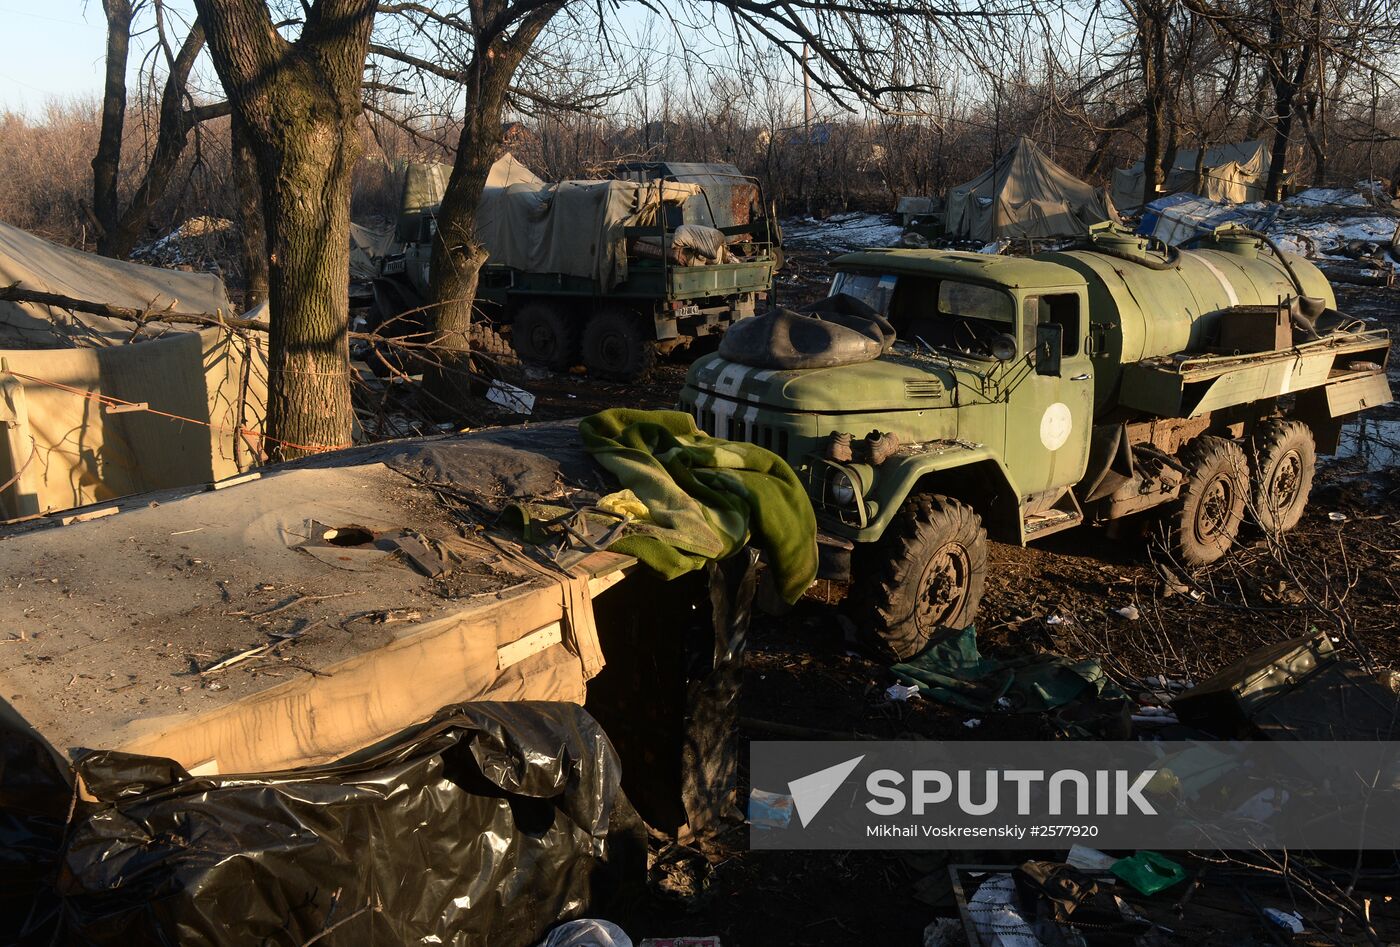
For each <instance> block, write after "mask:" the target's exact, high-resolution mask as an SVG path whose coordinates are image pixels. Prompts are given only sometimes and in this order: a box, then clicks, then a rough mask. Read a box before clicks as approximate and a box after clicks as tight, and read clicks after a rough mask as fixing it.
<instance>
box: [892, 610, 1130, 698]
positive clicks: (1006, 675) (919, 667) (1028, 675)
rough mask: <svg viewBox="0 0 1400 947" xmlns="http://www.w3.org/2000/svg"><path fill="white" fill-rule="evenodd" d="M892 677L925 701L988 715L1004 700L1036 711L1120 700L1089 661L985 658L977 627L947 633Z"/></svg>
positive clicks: (900, 666) (896, 669) (1119, 694)
mask: <svg viewBox="0 0 1400 947" xmlns="http://www.w3.org/2000/svg"><path fill="white" fill-rule="evenodd" d="M891 670H892V671H893V672H894V675H895V677H897V678H899V679H900V680H902V681H905V682H907V683H910V684H914V685H917V686H918V687H919V689H920V691H921V692H922V693H923V695H924V696H925V697H930V698H932V699H934V700H938V701H942V702H943V703H947V704H952V705H953V706H956V707H962V708H963V709H965V710H974V711H984V712H985V711H990V710H993V709H996V708H997V707H998V700H999V699H1001V698H1003V697H1004V698H1006V699H1007V700H1008V701H1009V702H1010V705H1011V706H1010V708H1009V709H1010V710H1013V711H1017V712H1023V713H1024V712H1031V713H1034V712H1040V711H1045V710H1049V709H1051V708H1054V707H1059V706H1061V705H1062V704H1067V703H1069V702H1070V701H1072V700H1075V699H1076V698H1079V697H1083V696H1099V697H1122V696H1123V694H1122V692H1121V691H1119V690H1118V688H1117V687H1116V686H1115V685H1113V684H1112V683H1111V682H1109V681H1108V679H1107V678H1106V677H1105V676H1104V674H1103V669H1102V668H1100V667H1099V665H1098V663H1097V662H1096V661H1093V660H1085V661H1078V662H1071V661H1069V660H1067V659H1065V658H1062V657H1059V656H1057V655H1036V654H1030V655H1023V656H1018V657H1015V658H1010V659H1007V660H1004V661H1003V660H998V659H995V658H987V657H983V655H982V654H981V652H980V651H978V648H977V629H976V628H975V627H974V626H971V625H969V626H968V627H967V628H964V629H961V630H956V629H948V630H947V631H944V632H939V633H938V634H936V635H935V636H934V638H933V640H932V643H931V644H930V645H929V646H928V647H927V648H925V649H924V650H923V651H922V652H920V653H919V654H918V655H916V656H915V657H913V658H910V659H909V660H908V661H902V662H900V663H899V664H896V665H894V666H893V667H892V668H891Z"/></svg>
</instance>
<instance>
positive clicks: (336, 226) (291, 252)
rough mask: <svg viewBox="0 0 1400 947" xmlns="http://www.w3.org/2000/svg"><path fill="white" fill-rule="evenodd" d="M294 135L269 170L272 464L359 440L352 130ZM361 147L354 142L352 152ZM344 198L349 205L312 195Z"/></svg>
mask: <svg viewBox="0 0 1400 947" xmlns="http://www.w3.org/2000/svg"><path fill="white" fill-rule="evenodd" d="M305 131H306V134H305V135H300V134H296V133H292V134H289V135H288V139H289V140H287V141H286V142H284V145H283V147H282V148H281V149H279V150H280V152H281V154H280V155H279V158H280V167H279V168H278V169H277V171H276V172H275V173H274V174H272V175H268V174H267V172H266V171H263V172H262V173H263V207H264V208H265V210H266V225H267V257H268V262H269V265H268V273H267V275H268V301H269V305H270V309H271V313H270V314H271V323H272V331H271V333H270V339H269V341H270V352H269V359H268V375H269V378H270V381H271V388H270V390H269V392H268V405H267V425H268V430H269V433H270V435H271V437H272V438H275V440H274V441H273V443H272V450H270V451H269V454H271V455H272V456H273V457H277V458H283V459H285V458H287V457H295V456H299V455H301V454H304V453H314V452H316V451H318V450H324V449H327V448H335V447H345V446H348V445H349V444H350V441H351V427H352V421H353V416H352V413H351V408H350V350H349V337H348V335H347V333H348V332H349V324H350V173H351V169H352V168H353V167H354V162H355V158H356V157H357V155H358V152H359V147H358V144H359V135H358V134H357V132H356V130H355V128H354V124H353V122H351V123H348V125H347V126H344V127H339V128H334V123H332V126H331V127H326V126H322V127H317V126H315V125H312V126H309V127H307V128H306V129H305ZM352 143H353V144H352ZM319 194H327V195H335V194H343V195H344V199H342V200H336V199H331V200H324V201H322V200H311V199H309V197H310V196H311V195H319Z"/></svg>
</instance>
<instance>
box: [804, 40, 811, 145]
mask: <svg viewBox="0 0 1400 947" xmlns="http://www.w3.org/2000/svg"><path fill="white" fill-rule="evenodd" d="M802 129H803V132H804V133H805V134H806V136H807V144H809V145H810V144H811V143H812V77H811V74H810V73H809V72H808V71H807V44H806V43H803V44H802Z"/></svg>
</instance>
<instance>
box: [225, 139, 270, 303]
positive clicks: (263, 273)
mask: <svg viewBox="0 0 1400 947" xmlns="http://www.w3.org/2000/svg"><path fill="white" fill-rule="evenodd" d="M231 132H232V135H231V137H232V144H233V184H234V198H235V200H236V202H237V205H238V253H239V261H240V263H241V264H242V267H243V308H244V309H245V310H247V309H252V308H253V307H254V306H256V305H258V304H259V303H261V302H264V301H265V300H266V299H267V228H266V227H264V226H263V210H262V191H261V188H259V187H258V168H257V158H255V157H254V155H253V149H252V148H251V147H249V145H248V132H247V131H246V130H245V129H244V128H243V123H242V122H241V121H239V120H238V118H237V117H236V116H235V117H234V119H233V122H232V126H231Z"/></svg>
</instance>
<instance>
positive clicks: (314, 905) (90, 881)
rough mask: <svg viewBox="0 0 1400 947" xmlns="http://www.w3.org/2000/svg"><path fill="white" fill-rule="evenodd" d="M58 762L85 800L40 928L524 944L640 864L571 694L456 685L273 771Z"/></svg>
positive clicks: (202, 937)
mask: <svg viewBox="0 0 1400 947" xmlns="http://www.w3.org/2000/svg"><path fill="white" fill-rule="evenodd" d="M75 769H76V772H77V775H78V777H79V779H81V781H82V784H83V785H84V787H85V788H86V790H87V791H88V793H89V794H90V795H91V796H92V797H94V798H95V799H96V802H95V803H80V804H79V805H78V808H77V811H76V813H75V817H74V819H73V822H72V825H71V828H70V830H69V832H68V833H67V838H66V841H65V843H64V845H63V848H62V851H61V856H60V857H61V864H62V871H61V873H60V874H59V876H58V881H57V883H56V889H57V890H56V893H57V895H58V896H59V897H60V898H61V899H62V906H63V907H62V913H61V919H60V921H59V924H60V926H59V928H58V930H57V931H54V932H53V935H52V936H53V940H52V942H62V943H76V942H80V943H91V944H131V943H143V944H171V945H173V944H192V943H232V942H236V943H250V944H251V943H259V944H285V945H300V944H306V943H310V942H311V941H313V940H314V941H315V942H316V943H318V944H324V945H350V944H372V943H382V944H391V943H392V944H413V943H419V944H424V943H440V944H455V945H461V947H488V945H489V947H527V945H534V944H537V943H538V942H539V940H540V939H541V938H542V937H544V935H545V934H546V933H547V932H548V930H549V928H551V927H552V926H554V925H555V924H557V923H558V922H560V921H563V920H567V919H569V918H574V917H578V916H580V915H583V914H585V913H588V912H589V909H590V908H592V907H595V906H596V905H597V904H598V903H599V902H600V901H603V900H606V899H607V898H608V897H609V896H611V895H614V894H616V892H617V890H618V888H619V887H620V886H621V885H623V884H625V883H633V882H639V881H640V879H641V876H642V875H643V873H644V871H645V850H646V849H645V839H644V836H643V834H642V832H643V829H642V826H641V822H640V820H639V819H637V817H636V815H635V812H634V811H633V810H632V808H631V806H630V805H629V804H628V802H627V799H626V797H625V796H624V795H623V793H622V790H621V772H620V770H621V767H620V764H619V762H618V758H617V755H616V753H615V751H614V750H613V748H612V746H611V744H610V743H609V741H608V738H607V736H606V735H605V734H604V733H603V731H602V729H601V727H599V726H598V724H597V722H596V721H594V720H593V718H592V717H590V716H589V715H588V714H587V713H586V712H585V711H584V710H583V709H582V708H581V707H578V706H577V705H574V704H567V703H553V702H515V703H494V702H473V703H466V704H459V705H456V706H452V707H448V708H445V709H444V710H442V711H441V712H439V713H438V715H437V716H436V717H435V718H434V719H433V720H431V721H429V722H428V723H426V724H423V725H420V726H417V727H413V728H410V729H409V730H406V731H404V732H402V733H400V734H399V735H397V736H396V737H393V738H391V739H389V740H386V741H385V742H384V743H383V744H380V745H379V746H377V747H370V748H367V749H365V750H362V751H360V752H358V753H355V754H352V755H351V756H349V757H346V758H344V759H341V760H339V761H337V762H335V763H332V764H329V765H326V766H319V767H312V768H307V769H299V770H289V771H284V772H276V773H261V774H251V775H244V776H229V777H197V776H192V775H191V774H190V773H188V772H187V771H185V770H184V769H183V768H181V767H180V766H178V765H177V764H175V763H173V762H172V761H170V760H163V759H160V758H156V757H149V756H134V755H130V754H123V753H113V752H97V753H93V754H91V755H89V756H87V757H85V758H84V759H82V760H80V761H79V763H78V764H77V765H76V767H75ZM60 798H63V799H64V800H65V801H66V799H67V795H66V794H60ZM40 916H41V917H44V915H42V914H41V915H40ZM51 918H52V914H48V915H47V916H46V917H45V918H44V919H45V920H50V919H51ZM31 923H32V922H31ZM50 923H51V922H50ZM44 926H47V925H44ZM34 933H35V934H36V935H38V936H36V937H34V938H32V939H33V941H34V942H36V943H49V942H51V941H49V940H48V939H47V936H46V935H48V934H49V931H47V930H40V931H35V932H34Z"/></svg>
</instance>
